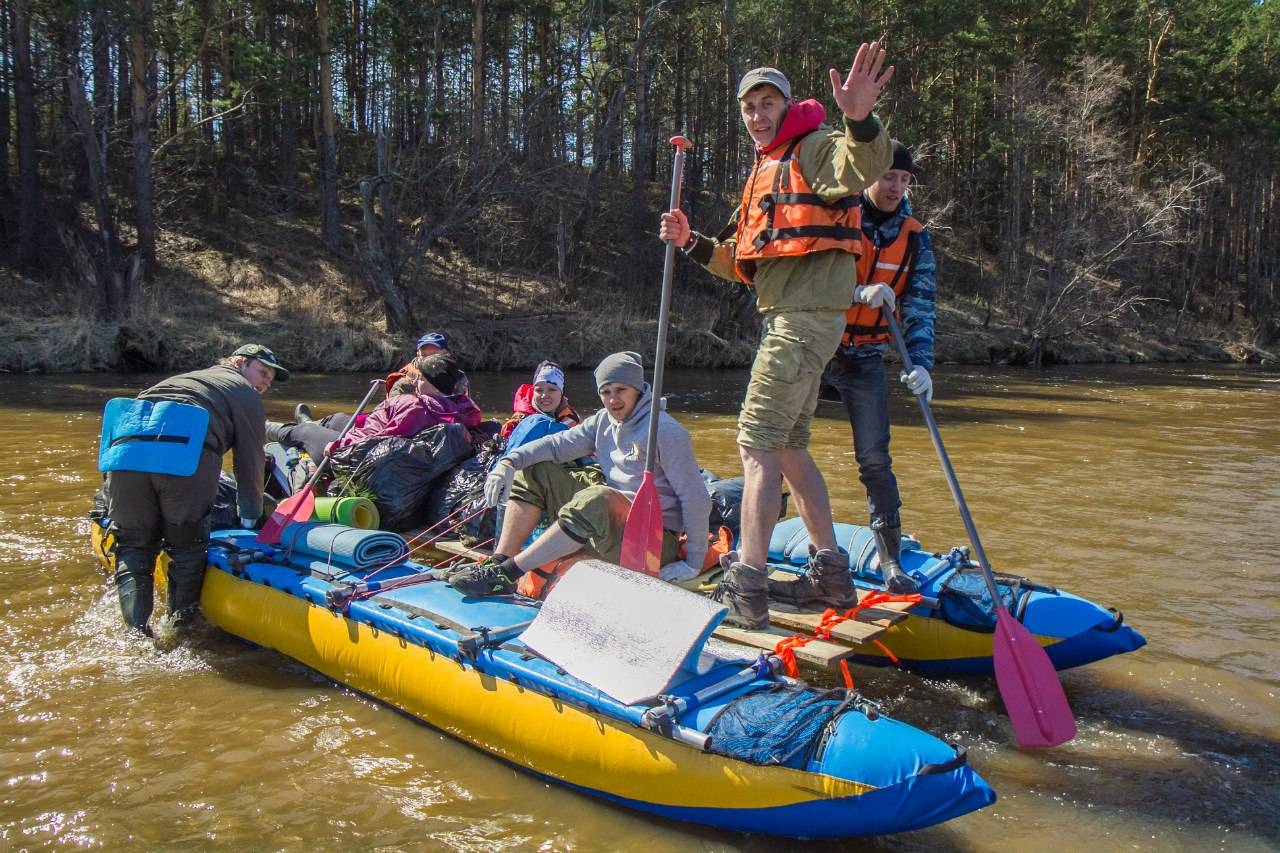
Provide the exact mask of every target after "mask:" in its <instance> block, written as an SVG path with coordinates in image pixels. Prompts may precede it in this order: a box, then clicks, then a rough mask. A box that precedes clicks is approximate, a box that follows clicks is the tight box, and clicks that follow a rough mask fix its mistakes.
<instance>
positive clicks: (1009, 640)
mask: <svg viewBox="0 0 1280 853" xmlns="http://www.w3.org/2000/svg"><path fill="white" fill-rule="evenodd" d="M995 666H996V684H997V685H998V686H999V688H1000V696H1001V697H1002V698H1003V699H1004V705H1005V708H1006V709H1007V710H1008V711H1009V720H1010V722H1012V723H1013V735H1014V737H1016V738H1017V739H1018V746H1021V747H1049V746H1057V745H1058V744H1062V743H1066V742H1067V741H1069V740H1071V739H1072V738H1073V737H1075V736H1076V720H1075V717H1074V716H1073V715H1072V713H1071V706H1070V705H1069V704H1067V694H1066V693H1064V692H1063V691H1062V682H1061V681H1059V680H1058V671H1057V670H1056V669H1054V667H1053V661H1051V660H1049V655H1048V654H1046V653H1045V650H1044V648H1042V647H1041V645H1040V644H1039V643H1037V642H1036V638H1035V637H1034V636H1032V634H1031V632H1030V631H1028V630H1027V628H1026V626H1025V625H1023V624H1022V623H1021V622H1019V621H1018V620H1017V619H1014V618H1013V617H1012V616H1010V615H1009V612H1008V611H1007V610H1005V609H1004V608H1000V615H999V616H998V617H997V621H996V636H995Z"/></svg>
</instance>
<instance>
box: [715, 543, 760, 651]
mask: <svg viewBox="0 0 1280 853" xmlns="http://www.w3.org/2000/svg"><path fill="white" fill-rule="evenodd" d="M720 566H721V568H723V569H724V577H723V578H722V579H721V580H720V583H719V585H717V586H716V588H715V591H714V592H713V593H711V597H712V598H713V599H715V600H716V601H719V602H720V603H722V604H726V605H728V607H729V613H728V615H727V616H725V617H724V621H725V624H728V625H737V626H738V627H740V628H747V629H749V630H752V631H755V630H759V629H760V628H764V627H767V626H768V624H769V575H768V573H767V572H766V571H765V570H764V569H758V568H756V567H755V566H749V565H747V564H746V563H743V562H740V561H739V560H738V552H736V551H730V552H729V553H728V554H725V555H724V556H723V557H721V558H720Z"/></svg>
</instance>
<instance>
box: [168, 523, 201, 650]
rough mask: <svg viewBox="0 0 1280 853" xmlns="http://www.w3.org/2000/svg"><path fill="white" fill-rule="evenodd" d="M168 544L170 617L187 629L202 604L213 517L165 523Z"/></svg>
mask: <svg viewBox="0 0 1280 853" xmlns="http://www.w3.org/2000/svg"><path fill="white" fill-rule="evenodd" d="M164 543H165V551H166V552H167V553H168V554H169V620H170V621H171V622H172V623H173V625H174V627H175V628H183V627H186V626H188V625H190V624H191V621H192V620H193V619H194V618H195V615H196V609H197V608H198V607H199V605H200V590H201V587H202V586H203V585H204V570H205V566H206V565H207V564H208V562H209V519H208V518H207V517H206V518H205V519H203V520H202V521H196V522H192V523H190V524H167V525H165V529H164Z"/></svg>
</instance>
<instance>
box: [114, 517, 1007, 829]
mask: <svg viewBox="0 0 1280 853" xmlns="http://www.w3.org/2000/svg"><path fill="white" fill-rule="evenodd" d="M107 525H108V522H107V520H106V519H103V520H100V521H99V523H98V524H97V525H95V527H94V543H95V549H96V551H97V553H98V555H99V557H100V558H101V559H102V560H103V562H104V564H107V565H110V564H111V562H112V559H111V548H112V537H111V535H110V533H109V530H108V529H107ZM406 551H407V548H406V547H405V544H404V540H403V539H401V538H400V537H399V536H397V535H395V534H388V533H382V532H379V531H366V530H354V529H352V528H349V527H345V526H342V525H337V524H318V523H308V524H296V525H291V526H290V527H289V528H287V529H286V530H285V532H284V536H283V537H282V541H281V543H280V545H278V546H264V545H260V544H259V543H257V542H256V541H255V539H254V533H253V532H252V531H242V530H230V531H228V530H223V531H218V532H216V533H215V534H214V543H213V545H212V546H211V548H210V551H209V571H208V572H207V574H206V576H205V581H204V589H203V594H202V597H201V604H202V608H203V610H204V613H205V615H206V617H207V618H208V619H209V620H210V621H211V622H212V623H213V624H215V625H217V626H219V627H221V628H222V629H223V630H226V631H228V632H230V633H232V634H234V635H236V636H239V637H242V638H244V639H245V640H248V641H250V642H252V643H256V644H258V645H261V646H266V647H269V648H272V649H276V650H278V651H280V652H281V653H283V654H285V655H287V656H289V657H291V658H294V659H295V660H298V661H300V662H302V663H304V664H306V665H307V666H309V667H311V668H312V669H315V670H317V671H318V672H320V673H323V674H324V675H326V676H328V677H329V678H332V679H333V680H335V681H337V682H339V683H341V684H345V685H348V686H350V687H351V688H353V689H355V690H358V691H360V692H362V693H365V694H367V695H369V696H372V697H374V698H376V699H379V700H381V701H383V702H385V703H387V704H389V705H392V706H394V707H396V708H399V709H401V710H402V711H404V712H406V713H408V714H410V715H412V716H413V717H416V718H417V719H419V720H421V721H423V722H425V723H427V724H429V725H431V726H434V727H436V728H438V729H440V730H442V731H445V732H447V733H449V734H451V735H453V736H455V737H458V738H460V739H461V740H464V741H466V742H468V743H470V744H473V745H474V746H476V747H478V748H480V749H483V750H485V751H487V752H489V753H491V754H493V755H495V756H496V757H499V758H501V759H503V760H505V761H508V762H510V763H512V764H514V765H516V766H518V767H521V768H522V769H525V770H527V771H529V772H531V773H534V774H536V775H538V776H540V777H542V778H545V779H547V780H550V781H554V782H557V783H560V784H563V785H566V786H568V787H571V788H574V789H576V790H578V791H581V792H583V793H586V794H590V795H593V796H597V797H600V798H603V799H606V800H609V801H611V802H614V803H617V804H620V805H623V806H627V807H629V808H633V809H636V810H638V811H641V812H646V813H649V814H653V815H658V816H661V817H666V818H673V819H676V820H684V821H692V822H696V823H702V824H707V825H710V826H715V827H722V828H725V829H731V830H738V831H743V832H753V833H767V834H771V835H779V836H791V837H815V838H838V837H845V836H856V835H874V834H880V833H892V832H901V831H904V830H911V829H919V828H921V827H926V826H930V825H933V824H937V823H940V822H942V821H946V820H950V819H952V818H955V817H959V816H960V815H963V814H966V813H968V812H971V811H974V810H976V809H979V808H982V807H983V806H986V805H988V804H990V803H992V802H993V801H994V799H995V794H994V792H993V791H992V789H991V788H990V787H989V786H988V785H987V784H986V782H984V781H983V780H982V778H981V777H980V776H979V775H978V774H977V773H976V772H974V770H973V769H972V768H971V767H970V766H969V765H968V763H967V761H966V758H965V753H964V751H963V749H961V748H959V747H956V746H953V745H950V744H947V743H944V742H943V741H941V740H938V739H937V738H935V737H933V736H931V735H929V734H926V733H925V732H922V731H920V730H918V729H915V728H913V727H911V726H909V725H907V724H905V723H902V722H899V721H897V720H893V719H890V718H888V717H886V716H883V715H880V714H878V713H877V711H876V708H875V706H874V705H872V704H871V703H869V702H867V701H865V700H864V699H862V698H861V697H860V696H859V695H858V694H856V693H854V692H852V691H846V690H843V689H837V690H828V691H820V690H816V689H814V688H811V687H808V686H806V685H805V684H804V683H803V682H798V681H795V680H793V679H790V678H787V677H786V676H785V675H781V674H779V672H778V669H779V667H778V662H777V660H776V658H773V657H771V656H768V655H761V656H759V657H757V658H754V659H752V658H749V657H742V656H741V652H740V651H734V650H733V649H732V648H731V647H728V646H724V645H723V644H719V643H717V642H716V641H714V640H711V641H710V642H708V637H709V635H710V634H711V632H712V630H713V629H714V628H715V626H716V625H717V623H718V622H719V620H720V619H721V618H723V613H724V609H723V608H722V607H721V606H720V605H718V604H715V603H713V602H710V601H708V600H707V599H705V598H704V597H701V596H698V595H693V594H690V593H689V592H687V591H684V590H681V589H678V588H676V587H673V586H670V585H668V584H663V583H661V582H659V581H656V580H654V579H651V578H648V577H645V576H642V575H639V574H637V573H634V572H627V571H625V570H623V569H619V568H617V567H612V566H609V565H607V564H604V563H597V562H594V561H585V562H582V563H579V564H578V565H577V566H576V567H575V569H574V571H573V572H572V573H571V574H569V575H566V577H565V578H564V579H563V580H562V581H561V585H560V587H559V589H560V592H559V593H557V594H556V595H553V596H551V597H550V599H549V600H548V601H547V602H544V603H539V602H534V601H531V600H529V599H521V598H519V597H506V598H485V599H468V598H464V597H463V596H461V595H460V594H459V593H457V592H456V591H455V590H453V589H452V588H451V587H449V586H448V585H447V584H445V583H443V582H440V581H438V580H435V579H434V575H433V573H432V571H431V570H430V568H429V567H427V566H424V565H420V564H417V563H414V562H411V561H407V560H405V557H404V555H405V553H406ZM638 605H639V606H638ZM645 614H649V615H645ZM659 623H661V626H663V629H662V630H659V627H660V626H659ZM673 638H674V639H673Z"/></svg>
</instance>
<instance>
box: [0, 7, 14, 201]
mask: <svg viewBox="0 0 1280 853" xmlns="http://www.w3.org/2000/svg"><path fill="white" fill-rule="evenodd" d="M9 20H10V15H9V4H8V3H3V2H0V151H3V152H4V155H5V156H3V157H0V199H3V200H5V201H6V202H7V201H8V200H9V197H10V189H9V142H10V136H11V131H12V128H11V126H10V124H9V123H10V121H11V118H10V115H9V107H10V102H9V92H10V90H11V88H12V86H13V78H12V75H11V73H10V70H11V68H12V65H11V64H10V62H9V57H10V55H11V54H12V44H13V43H12V41H11V40H10V38H9V34H10V29H11V27H10V24H9ZM8 213H9V205H8V204H6V205H5V212H4V214H3V215H0V221H5V220H7V219H8Z"/></svg>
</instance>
